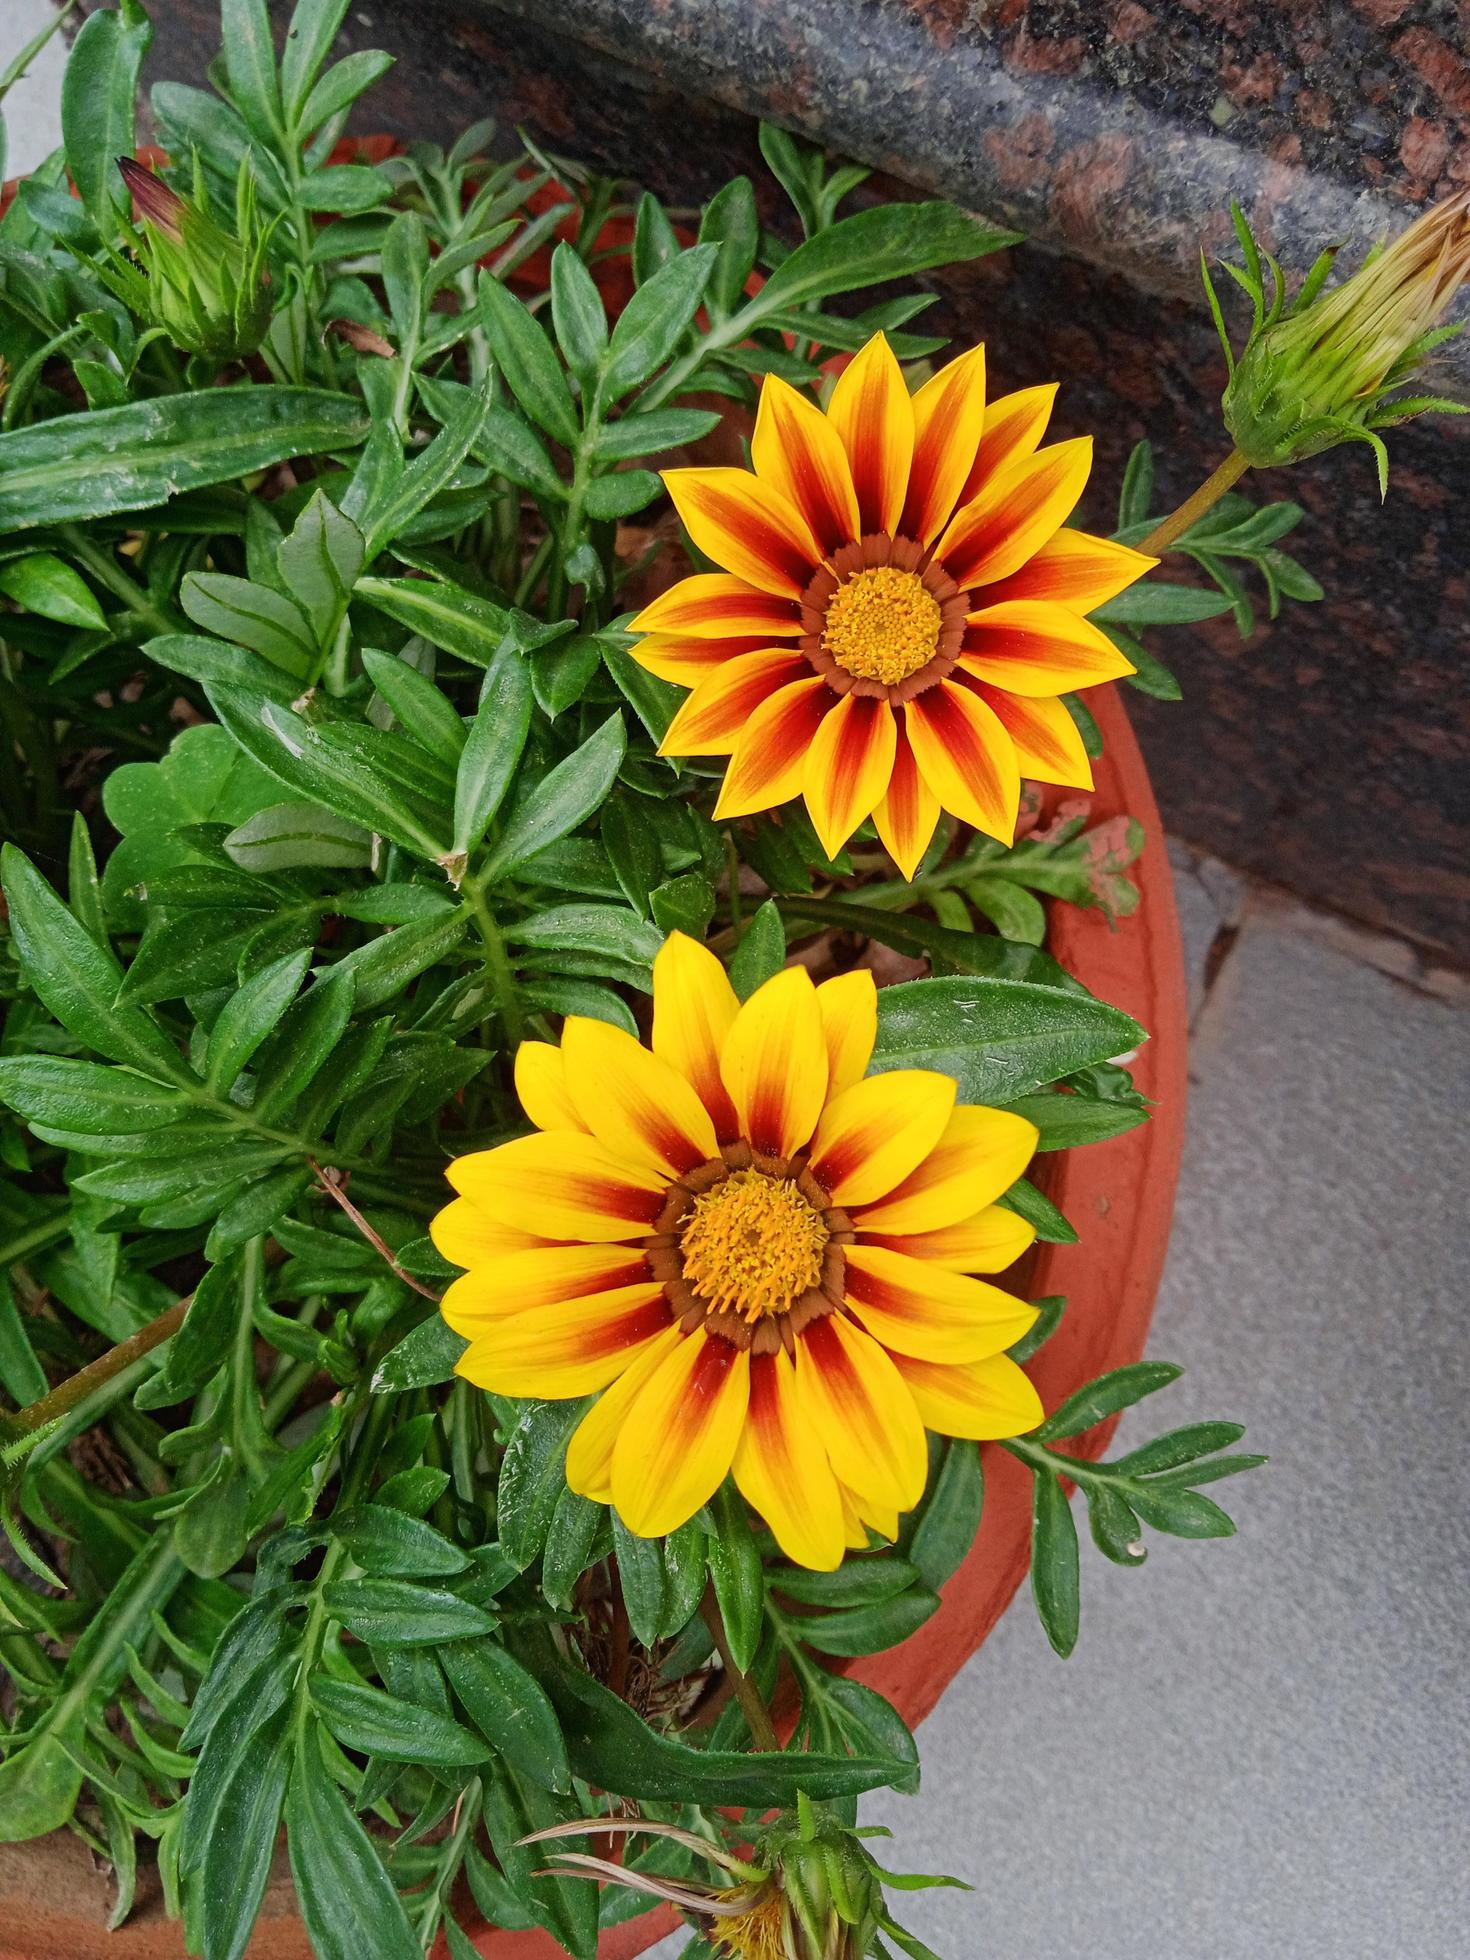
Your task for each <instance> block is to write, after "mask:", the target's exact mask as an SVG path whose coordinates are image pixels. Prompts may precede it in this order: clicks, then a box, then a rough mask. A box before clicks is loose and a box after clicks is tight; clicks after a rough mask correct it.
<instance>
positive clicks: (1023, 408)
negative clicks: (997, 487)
mask: <svg viewBox="0 0 1470 1960" xmlns="http://www.w3.org/2000/svg"><path fill="white" fill-rule="evenodd" d="M1056 398H1057V384H1056V383H1055V381H1048V382H1044V383H1043V384H1042V385H1041V386H1040V387H1039V388H1021V389H1018V390H1017V392H1016V393H1015V394H1014V395H1001V396H1000V397H999V398H998V399H997V400H996V401H993V402H989V403H987V404H986V409H985V433H984V435H983V436H982V437H981V438H980V447H979V449H978V450H977V451H976V452H975V461H974V462H973V464H972V465H971V467H970V474H969V476H968V477H967V478H966V479H965V486H964V488H963V489H962V490H961V491H960V494H959V497H958V499H957V501H958V502H959V503H960V504H968V503H972V502H973V501H974V499H975V498H976V497H977V496H978V495H979V494H980V487H981V485H982V484H983V483H985V482H986V480H987V479H988V478H990V477H992V476H994V475H995V473H996V471H997V470H1003V469H1005V468H1006V466H1007V465H1008V464H1010V463H1018V462H1020V461H1021V460H1022V459H1023V458H1024V457H1027V456H1030V455H1032V454H1034V452H1035V451H1036V449H1037V448H1038V446H1039V445H1040V442H1041V438H1042V436H1043V435H1045V433H1046V425H1047V423H1048V421H1049V420H1050V419H1051V411H1052V404H1053V402H1055V400H1056Z"/></svg>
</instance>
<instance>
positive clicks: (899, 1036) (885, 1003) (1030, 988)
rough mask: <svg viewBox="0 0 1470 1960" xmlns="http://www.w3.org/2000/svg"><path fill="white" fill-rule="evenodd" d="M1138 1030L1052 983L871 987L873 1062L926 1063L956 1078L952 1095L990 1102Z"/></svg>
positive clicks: (1085, 1064)
mask: <svg viewBox="0 0 1470 1960" xmlns="http://www.w3.org/2000/svg"><path fill="white" fill-rule="evenodd" d="M1146 1039H1147V1036H1146V1034H1145V1032H1144V1030H1143V1029H1142V1028H1141V1027H1140V1026H1139V1025H1138V1023H1137V1022H1136V1021H1135V1020H1133V1019H1132V1018H1131V1016H1129V1015H1127V1014H1123V1013H1120V1012H1119V1011H1118V1009H1117V1008H1115V1007H1107V1006H1105V1005H1104V1004H1103V1003H1102V1002H1101V1001H1098V1000H1093V999H1092V998H1091V997H1090V996H1089V995H1085V994H1079V993H1070V992H1066V991H1064V990H1063V989H1061V988H1059V987H1043V986H1038V985H1036V984H1034V983H1033V982H1029V981H1023V980H984V979H974V980H970V979H958V978H954V979H951V978H946V979H937V980H910V981H906V982H904V983H903V984H902V985H900V986H896V987H885V988H883V989H882V991H881V993H880V994H879V996H878V1040H877V1046H876V1049H875V1052H874V1058H873V1070H874V1072H875V1073H881V1072H883V1071H886V1070H889V1069H899V1068H924V1069H935V1070H937V1071H938V1072H939V1073H940V1074H942V1075H950V1076H953V1077H954V1079H955V1081H956V1082H958V1084H959V1096H960V1101H961V1102H963V1103H983V1104H989V1105H997V1104H1005V1103H1011V1102H1014V1101H1015V1100H1016V1098H1017V1097H1018V1096H1025V1095H1029V1094H1030V1093H1031V1092H1032V1091H1033V1090H1034V1089H1039V1088H1041V1087H1043V1086H1044V1085H1045V1084H1046V1083H1048V1082H1055V1081H1056V1080H1057V1079H1058V1078H1059V1077H1060V1076H1063V1075H1070V1074H1071V1073H1072V1072H1073V1071H1074V1070H1075V1069H1080V1068H1090V1067H1091V1066H1092V1065H1093V1064H1094V1063H1096V1062H1104V1061H1108V1060H1109V1059H1111V1057H1113V1056H1114V1055H1121V1054H1125V1053H1127V1052H1128V1050H1130V1049H1133V1048H1136V1047H1138V1046H1139V1044H1140V1043H1141V1042H1143V1041H1145V1040H1146Z"/></svg>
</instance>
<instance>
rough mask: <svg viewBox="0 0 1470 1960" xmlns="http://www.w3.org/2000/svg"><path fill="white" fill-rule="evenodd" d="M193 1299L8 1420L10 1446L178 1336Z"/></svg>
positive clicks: (141, 1330) (44, 1426) (58, 1384)
mask: <svg viewBox="0 0 1470 1960" xmlns="http://www.w3.org/2000/svg"><path fill="white" fill-rule="evenodd" d="M193 1297H194V1296H193V1295H192V1294H190V1295H188V1296H187V1297H186V1298H185V1299H182V1300H179V1301H178V1302H176V1304H175V1305H173V1306H171V1307H170V1308H169V1309H168V1311H167V1312H166V1313H161V1314H160V1315H159V1316H158V1318H157V1320H150V1321H149V1323H148V1325H147V1326H146V1327H140V1328H139V1329H138V1331H137V1333H136V1334H129V1336H128V1338H127V1339H126V1340H125V1341H119V1342H118V1344H117V1346H116V1347H113V1348H109V1349H108V1350H107V1352H106V1354H99V1355H98V1357H97V1359H96V1360H95V1361H89V1362H88V1363H87V1365H86V1367H85V1368H82V1369H79V1370H78V1372H77V1373H76V1374H74V1375H68V1377H67V1379H66V1380H65V1381H64V1382H58V1383H57V1384H56V1386H55V1388H53V1389H51V1390H50V1391H49V1392H48V1393H47V1394H45V1395H43V1396H41V1398H40V1399H39V1401H35V1402H32V1403H30V1404H29V1405H28V1406H27V1407H26V1408H24V1409H21V1410H20V1411H19V1412H18V1413H17V1414H16V1415H13V1416H10V1417H7V1418H6V1419H5V1429H6V1431H7V1432H8V1438H9V1440H8V1444H7V1447H9V1448H13V1447H14V1444H15V1443H16V1442H18V1441H19V1440H20V1439H21V1438H22V1437H25V1436H32V1435H37V1434H38V1432H39V1431H41V1430H43V1429H49V1428H50V1427H51V1425H52V1424H53V1423H57V1422H60V1420H61V1418H62V1417H63V1416H64V1415H67V1414H69V1413H70V1411H71V1410H72V1409H74V1408H75V1407H76V1406H77V1404H78V1403H79V1402H81V1401H84V1400H85V1399H86V1397H87V1396H89V1395H91V1394H93V1393H94V1392H95V1391H96V1390H97V1389H99V1388H101V1387H102V1385H103V1383H104V1382H110V1381H111V1380H112V1378H113V1376H114V1375H120V1374H121V1373H122V1371H123V1369H124V1368H131V1367H132V1365H133V1363H134V1362H135V1361H141V1360H142V1358H143V1356H144V1355H145V1354H148V1353H150V1352H151V1351H152V1350H153V1349H154V1348H156V1347H159V1346H160V1345H161V1344H162V1343H163V1342H164V1341H166V1340H168V1339H169V1337H170V1336H171V1335H173V1334H176V1333H177V1332H178V1330H179V1326H180V1324H181V1322H182V1321H183V1318H184V1315H185V1314H186V1313H187V1312H188V1311H189V1301H190V1300H191V1299H192V1298H193Z"/></svg>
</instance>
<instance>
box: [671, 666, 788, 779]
mask: <svg viewBox="0 0 1470 1960" xmlns="http://www.w3.org/2000/svg"><path fill="white" fill-rule="evenodd" d="M811 671H812V670H811V664H810V662H809V661H807V660H806V659H805V658H804V656H803V655H801V654H799V653H796V652H794V651H793V650H792V649H791V648H789V647H788V648H786V649H784V650H783V649H781V648H780V647H763V648H761V649H760V651H759V652H756V653H742V654H740V655H738V656H737V658H735V659H734V660H726V661H723V662H721V664H720V665H719V666H718V667H717V668H716V669H715V670H714V671H713V672H712V673H710V674H707V675H706V676H705V678H704V679H703V680H702V681H700V682H699V683H698V684H697V685H696V687H695V689H694V692H693V693H692V694H691V695H690V696H689V699H688V700H687V701H686V702H685V703H684V704H683V706H682V707H681V708H680V709H679V711H678V713H677V714H676V715H675V716H674V719H673V720H672V721H671V722H670V723H669V725H668V728H667V730H666V731H665V734H664V738H663V740H662V741H661V742H660V743H659V746H658V752H659V754H660V755H731V754H733V753H734V750H735V745H736V743H737V741H738V740H739V737H740V734H741V732H742V730H743V729H744V728H745V726H746V724H747V723H748V722H749V720H750V717H751V716H752V715H753V714H754V713H755V711H756V709H757V708H758V707H759V706H760V705H761V703H762V702H763V701H765V700H766V699H768V697H769V696H771V695H772V694H774V693H775V692H776V690H777V689H778V688H782V687H789V686H790V685H791V683H792V682H793V681H800V680H808V679H810V677H811Z"/></svg>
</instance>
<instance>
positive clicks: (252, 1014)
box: [204, 947, 311, 1095]
mask: <svg viewBox="0 0 1470 1960" xmlns="http://www.w3.org/2000/svg"><path fill="white" fill-rule="evenodd" d="M310 964H311V950H310V948H309V947H308V948H304V949H303V950H302V951H300V952H297V953H287V954H286V955H285V956H284V958H282V959H279V960H272V961H271V963H270V965H269V966H264V967H262V968H261V970H260V972H259V973H257V974H256V975H255V977H254V978H253V979H251V980H248V981H247V982H246V983H245V985H244V986H243V987H242V988H241V989H240V991H239V992H238V993H237V994H232V995H231V996H230V998H229V1000H227V1001H226V1002H225V1004H224V1006H223V1007H222V1008H221V1009H220V1011H219V1014H218V1016H217V1018H216V1020H215V1024H214V1026H213V1028H211V1029H210V1033H209V1045H208V1047H207V1048H206V1050H205V1055H204V1080H205V1085H206V1087H207V1088H209V1089H210V1090H211V1091H212V1093H213V1094H215V1095H225V1094H228V1092H229V1091H230V1089H232V1088H233V1087H234V1084H235V1080H236V1078H237V1077H238V1075H239V1073H240V1071H241V1069H243V1068H244V1067H245V1065H246V1063H247V1062H248V1061H249V1060H250V1057H251V1056H252V1055H253V1054H254V1053H255V1051H256V1049H257V1048H259V1046H260V1044H261V1043H262V1042H263V1041H264V1040H265V1038H266V1036H267V1035H268V1034H270V1033H271V1031H272V1029H273V1028H274V1027H275V1025H276V1023H277V1021H279V1020H280V1018H281V1016H282V1015H283V1014H284V1013H285V1011H286V1009H287V1008H288V1007H289V1006H290V1004H291V1002H292V1001H293V1000H294V999H295V998H296V994H297V991H298V989H299V988H300V986H301V982H302V981H303V980H304V979H305V978H306V969H307V967H308V966H309V965H310Z"/></svg>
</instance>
